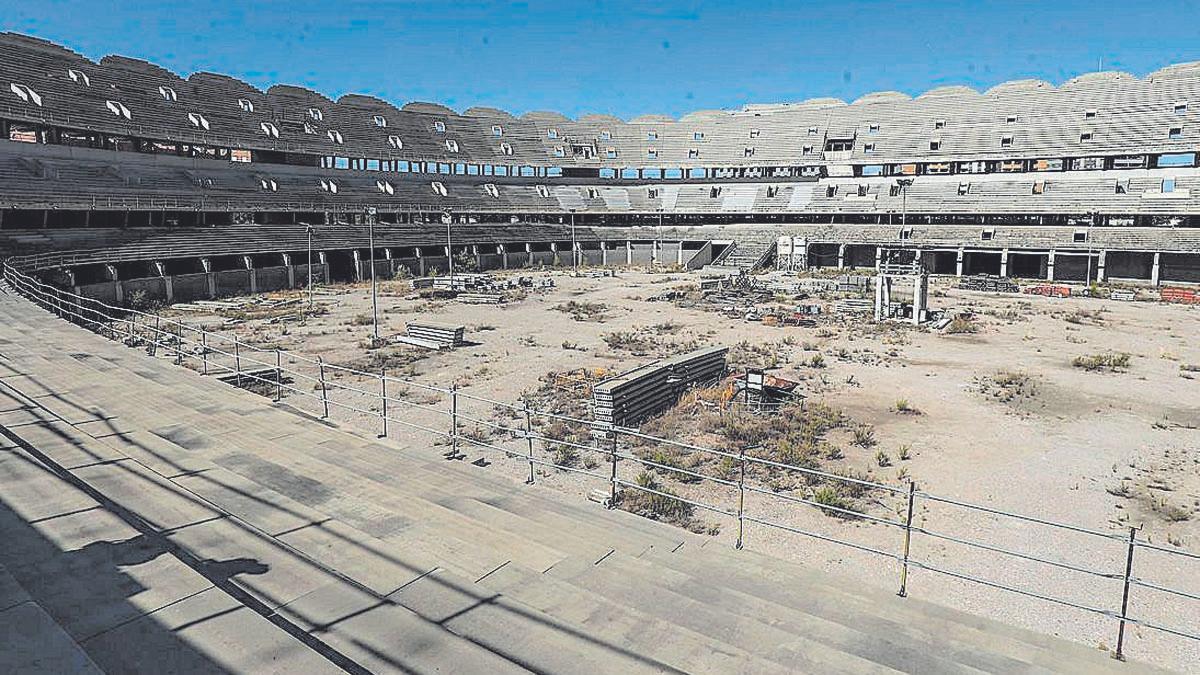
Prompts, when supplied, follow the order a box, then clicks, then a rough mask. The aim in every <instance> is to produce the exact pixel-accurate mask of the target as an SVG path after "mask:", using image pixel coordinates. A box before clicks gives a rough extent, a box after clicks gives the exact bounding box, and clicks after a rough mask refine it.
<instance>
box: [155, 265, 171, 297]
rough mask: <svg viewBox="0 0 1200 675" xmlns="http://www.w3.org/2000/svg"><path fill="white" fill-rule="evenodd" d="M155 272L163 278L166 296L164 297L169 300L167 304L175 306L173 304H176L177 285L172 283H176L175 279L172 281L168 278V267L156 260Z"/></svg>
mask: <svg viewBox="0 0 1200 675" xmlns="http://www.w3.org/2000/svg"><path fill="white" fill-rule="evenodd" d="M154 271H155V272H156V273H157V274H158V276H160V277H162V280H163V294H164V295H165V296H166V298H167V304H168V305H173V304H175V284H174V283H172V282H173V281H174V279H172V278H171V277H169V276H167V265H166V263H164V262H161V261H158V260H155V261H154Z"/></svg>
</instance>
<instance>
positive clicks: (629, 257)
mask: <svg viewBox="0 0 1200 675" xmlns="http://www.w3.org/2000/svg"><path fill="white" fill-rule="evenodd" d="M625 264H626V265H632V264H633V242H632V241H629V240H628V239H626V240H625Z"/></svg>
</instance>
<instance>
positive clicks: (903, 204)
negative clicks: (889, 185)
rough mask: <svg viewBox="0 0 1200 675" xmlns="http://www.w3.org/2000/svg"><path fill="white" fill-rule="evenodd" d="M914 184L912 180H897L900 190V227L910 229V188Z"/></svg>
mask: <svg viewBox="0 0 1200 675" xmlns="http://www.w3.org/2000/svg"><path fill="white" fill-rule="evenodd" d="M912 184H913V179H911V178H897V179H896V185H897V186H899V188H900V227H901V228H905V227H908V186H910V185H912Z"/></svg>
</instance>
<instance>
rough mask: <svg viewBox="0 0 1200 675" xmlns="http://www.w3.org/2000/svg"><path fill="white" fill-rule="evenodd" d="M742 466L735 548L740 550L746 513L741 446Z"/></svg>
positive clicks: (744, 454)
mask: <svg viewBox="0 0 1200 675" xmlns="http://www.w3.org/2000/svg"><path fill="white" fill-rule="evenodd" d="M741 455H742V466H741V470H740V472H739V474H738V513H737V519H738V536H737V550H739V551H740V550H742V545H743V536H744V535H745V533H746V525H745V520H744V515H745V513H746V448H742V452H741Z"/></svg>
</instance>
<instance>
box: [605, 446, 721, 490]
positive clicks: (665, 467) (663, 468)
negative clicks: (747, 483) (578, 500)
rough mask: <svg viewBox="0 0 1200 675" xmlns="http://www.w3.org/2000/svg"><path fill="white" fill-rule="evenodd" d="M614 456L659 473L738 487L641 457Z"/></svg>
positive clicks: (712, 477) (618, 454)
mask: <svg viewBox="0 0 1200 675" xmlns="http://www.w3.org/2000/svg"><path fill="white" fill-rule="evenodd" d="M606 454H609V455H612V454H614V453H611V452H609V453H606ZM615 454H616V456H617V457H620V458H621V459H627V460H630V461H632V462H638V463H639V464H642V465H645V466H652V467H654V468H656V469H659V470H661V471H666V472H669V473H682V474H684V475H686V476H693V477H695V478H699V479H700V480H706V481H711V482H713V483H718V484H720V485H727V486H729V487H737V486H738V484H737V481H732V480H725V479H724V478H717V477H716V476H706V475H704V474H702V473H697V472H695V471H689V470H687V469H680V468H677V467H674V466H670V465H669V464H660V463H658V462H654V461H651V460H648V459H643V458H641V457H638V456H637V455H626V454H622V453H620V452H618V453H615Z"/></svg>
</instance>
